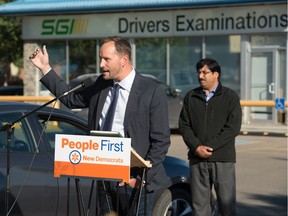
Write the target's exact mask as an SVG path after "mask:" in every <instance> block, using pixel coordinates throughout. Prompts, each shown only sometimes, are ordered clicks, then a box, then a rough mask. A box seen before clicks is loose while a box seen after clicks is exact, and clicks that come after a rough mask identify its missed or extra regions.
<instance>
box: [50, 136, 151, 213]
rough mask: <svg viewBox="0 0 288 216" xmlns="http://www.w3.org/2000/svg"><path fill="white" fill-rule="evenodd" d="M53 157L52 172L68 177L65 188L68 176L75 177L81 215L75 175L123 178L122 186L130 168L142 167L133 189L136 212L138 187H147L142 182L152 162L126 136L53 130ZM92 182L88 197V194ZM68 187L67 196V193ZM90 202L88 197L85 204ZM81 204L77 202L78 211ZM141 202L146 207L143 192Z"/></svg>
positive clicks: (140, 188) (137, 208)
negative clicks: (140, 174)
mask: <svg viewBox="0 0 288 216" xmlns="http://www.w3.org/2000/svg"><path fill="white" fill-rule="evenodd" d="M54 160H55V161H54V176H55V177H60V176H67V177H68V183H67V185H68V191H69V187H70V177H76V178H77V179H76V180H75V183H76V190H77V198H78V200H81V201H82V203H81V205H82V210H83V212H84V214H85V215H86V213H85V205H84V203H83V202H84V201H83V197H82V192H81V190H80V185H79V178H81V177H89V178H94V179H96V181H98V180H102V181H104V180H106V181H124V182H125V183H126V184H125V187H126V186H127V183H128V182H129V179H130V168H131V167H138V168H142V169H143V172H142V176H141V179H140V180H141V181H140V185H141V187H139V188H138V189H139V190H138V191H137V204H136V215H138V211H139V206H140V199H141V194H142V192H143V191H142V190H143V188H144V189H145V191H146V190H147V188H146V184H145V181H146V179H147V177H146V171H147V169H149V168H151V167H152V165H151V163H150V161H146V160H144V159H143V158H142V157H141V156H140V155H139V154H138V153H137V152H136V151H135V150H134V149H133V148H131V139H130V138H122V137H114V136H84V135H68V134H56V137H55V159H54ZM107 171H108V172H107ZM93 185H94V180H93V181H92V186H93ZM142 185H144V187H142ZM92 186H91V192H90V197H92V195H91V194H92ZM68 191H67V197H69V193H68ZM68 200H69V199H68ZM90 204H91V200H90V199H89V205H88V208H89V206H90ZM81 205H80V203H79V202H78V206H79V211H80V208H81V207H80V206H81ZM144 206H145V209H146V206H147V205H146V193H145V200H144ZM68 207H69V203H67V215H69V213H68V212H69V209H68ZM88 211H89V209H88ZM79 213H80V212H79Z"/></svg>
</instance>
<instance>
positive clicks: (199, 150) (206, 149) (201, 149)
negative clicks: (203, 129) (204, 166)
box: [195, 146, 213, 159]
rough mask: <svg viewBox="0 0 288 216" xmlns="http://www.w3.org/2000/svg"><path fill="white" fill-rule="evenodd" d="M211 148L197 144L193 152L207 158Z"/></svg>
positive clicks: (209, 155) (210, 153) (211, 150)
mask: <svg viewBox="0 0 288 216" xmlns="http://www.w3.org/2000/svg"><path fill="white" fill-rule="evenodd" d="M212 152H213V149H212V148H211V147H209V146H198V147H197V149H196V152H195V154H196V155H197V156H198V157H200V158H204V159H206V158H209V157H211V155H212Z"/></svg>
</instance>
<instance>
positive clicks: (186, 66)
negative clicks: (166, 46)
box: [161, 37, 202, 95]
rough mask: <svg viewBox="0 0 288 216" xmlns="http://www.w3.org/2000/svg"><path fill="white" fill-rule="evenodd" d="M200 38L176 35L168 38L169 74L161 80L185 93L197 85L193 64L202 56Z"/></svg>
mask: <svg viewBox="0 0 288 216" xmlns="http://www.w3.org/2000/svg"><path fill="white" fill-rule="evenodd" d="M201 45H202V39H201V38H200V37H184V38H183V37H181V38H179V37H177V38H171V39H170V74H167V76H169V77H166V74H165V77H163V78H162V79H161V80H162V81H166V80H167V83H168V84H170V85H171V86H172V87H173V88H176V89H179V90H181V94H182V95H185V94H186V93H187V92H188V91H189V90H190V89H192V88H195V87H196V86H198V79H197V76H196V75H195V73H194V72H195V64H196V62H197V61H199V60H200V58H201V56H202V49H201Z"/></svg>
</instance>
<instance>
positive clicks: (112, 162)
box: [54, 134, 131, 182]
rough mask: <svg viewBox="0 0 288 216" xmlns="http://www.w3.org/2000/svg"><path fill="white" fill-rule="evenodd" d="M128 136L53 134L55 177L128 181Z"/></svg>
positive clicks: (129, 154)
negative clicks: (54, 135)
mask: <svg viewBox="0 0 288 216" xmlns="http://www.w3.org/2000/svg"><path fill="white" fill-rule="evenodd" d="M130 158H131V139H130V138H121V137H100V136H85V135H67V134H56V137H55V159H54V176H55V177H60V176H61V175H66V176H76V177H94V178H101V179H115V180H123V181H124V182H129V178H130Z"/></svg>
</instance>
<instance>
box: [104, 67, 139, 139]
mask: <svg viewBox="0 0 288 216" xmlns="http://www.w3.org/2000/svg"><path fill="white" fill-rule="evenodd" d="M135 74H136V72H135V70H134V68H133V70H132V71H131V73H129V74H128V76H126V77H125V78H124V79H123V80H122V81H121V82H119V83H118V84H119V85H120V86H121V87H120V89H119V97H118V101H117V105H116V110H115V115H114V120H113V125H112V131H118V132H120V133H121V135H122V136H123V137H124V118H125V111H126V105H127V102H128V98H129V94H130V91H131V87H132V84H133V81H134V78H135ZM114 84H115V83H114ZM111 89H112V88H111ZM110 103H111V90H110V91H109V93H108V96H107V98H106V101H105V103H104V107H103V110H102V113H101V118H100V122H99V124H100V125H102V122H103V120H104V119H105V115H106V112H107V110H108V108H109V106H110Z"/></svg>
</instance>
